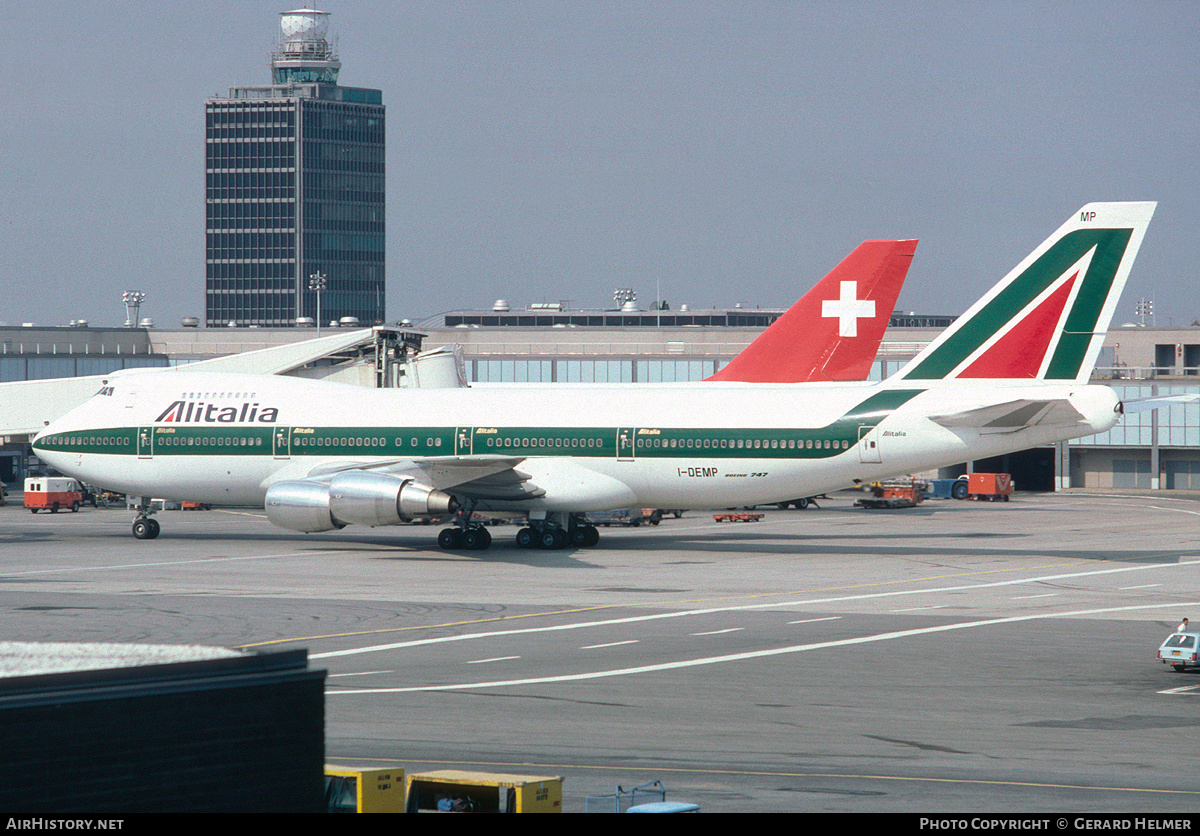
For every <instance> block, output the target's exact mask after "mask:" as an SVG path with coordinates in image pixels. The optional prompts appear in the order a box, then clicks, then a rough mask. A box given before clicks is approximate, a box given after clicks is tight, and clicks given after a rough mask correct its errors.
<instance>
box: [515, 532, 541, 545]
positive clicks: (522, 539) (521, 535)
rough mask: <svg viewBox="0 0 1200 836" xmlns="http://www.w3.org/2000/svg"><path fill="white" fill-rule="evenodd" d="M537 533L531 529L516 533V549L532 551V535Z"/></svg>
mask: <svg viewBox="0 0 1200 836" xmlns="http://www.w3.org/2000/svg"><path fill="white" fill-rule="evenodd" d="M536 534H537V532H536V531H534V530H533V529H532V528H528V527H527V528H522V529H521V530H520V531H518V532H517V548H519V549H532V548H533V547H534V535H536Z"/></svg>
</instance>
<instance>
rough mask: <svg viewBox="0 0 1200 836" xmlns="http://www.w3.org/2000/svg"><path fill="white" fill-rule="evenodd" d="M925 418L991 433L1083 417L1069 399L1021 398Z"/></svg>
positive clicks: (950, 426)
mask: <svg viewBox="0 0 1200 836" xmlns="http://www.w3.org/2000/svg"><path fill="white" fill-rule="evenodd" d="M929 418H930V420H931V421H933V422H934V423H937V424H941V425H942V426H943V427H949V428H951V429H953V428H955V427H971V428H974V429H978V430H981V431H982V432H993V433H1004V432H1016V431H1017V430H1021V429H1024V428H1025V427H1032V426H1034V425H1036V424H1077V423H1079V422H1080V421H1082V420H1084V416H1083V414H1082V413H1080V412H1079V410H1077V409H1076V408H1075V407H1074V406H1072V405H1071V402H1070V401H1067V400H1065V399H1062V398H1054V399H1049V400H1030V399H1027V398H1021V399H1018V400H1015V401H1007V402H1005V403H999V404H991V405H990V406H981V407H979V408H977V409H968V410H965V411H963V412H952V413H947V414H945V415H931V416H929Z"/></svg>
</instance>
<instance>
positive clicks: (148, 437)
mask: <svg viewBox="0 0 1200 836" xmlns="http://www.w3.org/2000/svg"><path fill="white" fill-rule="evenodd" d="M137 454H138V458H139V459H150V458H153V457H154V428H153V427H138V431H137Z"/></svg>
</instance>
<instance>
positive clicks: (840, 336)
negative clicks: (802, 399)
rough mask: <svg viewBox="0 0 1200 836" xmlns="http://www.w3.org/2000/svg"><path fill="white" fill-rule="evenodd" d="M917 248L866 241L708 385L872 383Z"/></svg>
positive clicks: (913, 243)
mask: <svg viewBox="0 0 1200 836" xmlns="http://www.w3.org/2000/svg"><path fill="white" fill-rule="evenodd" d="M916 248H917V242H916V241H915V240H898V241H863V242H862V243H861V244H859V245H858V247H857V248H855V250H854V252H852V253H850V255H848V256H846V258H845V259H844V260H843V261H842V263H841V264H839V265H838V266H837V267H834V268H833V270H831V271H830V273H829V275H827V276H826V277H825V278H823V279H821V281H819V282H817V284H816V286H814V287H813V289H812V290H810V291H809V292H808V293H806V294H804V296H803V297H801V299H800V301H798V302H796V304H794V305H792V307H790V308H788V310H787V312H786V313H784V315H783V316H781V317H779V319H777V320H775V321H774V322H773V323H771V325H770V327H769V328H767V330H765V331H763V332H762V333H761V334H759V336H758V338H757V339H756V340H754V342H752V343H750V345H748V346H746V348H745V349H743V350H742V352H741V353H740V354H738V355H737V356H736V357H734V358H733V359H732V360H731V361H730V362H729V364H728V365H727V366H725V367H724V368H723V369H721V370H720V371H719V372H717V373H716V374H714V375H713V376H712V377H710V378H708V380H722V381H740V382H745V383H805V382H809V381H824V380H866V379H867V375H868V373H869V372H870V370H871V363H872V362H874V360H875V354H876V353H877V352H878V351H879V343H880V342H881V341H882V340H883V333H884V331H886V330H887V326H888V321H889V320H890V319H891V316H892V310H893V308H894V307H895V304H896V297H897V296H899V295H900V288H901V287H902V286H903V285H904V278H905V276H907V275H908V268H909V265H911V264H912V256H913V252H914V251H915V250H916Z"/></svg>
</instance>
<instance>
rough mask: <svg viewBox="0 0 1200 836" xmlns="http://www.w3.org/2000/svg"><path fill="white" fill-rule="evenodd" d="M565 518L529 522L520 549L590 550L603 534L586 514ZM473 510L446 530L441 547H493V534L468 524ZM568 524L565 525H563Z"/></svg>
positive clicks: (462, 513) (520, 533) (440, 538)
mask: <svg viewBox="0 0 1200 836" xmlns="http://www.w3.org/2000/svg"><path fill="white" fill-rule="evenodd" d="M556 516H562V517H564V518H565V519H563V520H561V521H552V520H548V519H547V520H530V521H529V525H527V526H525V527H524V528H522V529H521V530H520V531H518V532H517V548H519V549H562V548H566V547H567V546H571V547H572V548H577V549H580V548H591V547H592V546H594V545H596V544H597V543H599V542H600V532H599V531H598V530H597V529H596V526H594V525H592V524H591V523H589V522H587V521H586V520H585V519H584V518H583V515H582V514H580V515H575V514H571V515H556ZM470 518H471V512H470V510H468V509H466V508H464V509H462V510H461V511H460V512H459V514H458V519H456V520H455V527H454V528H443V529H442V531H441V533H439V534H438V545H439V546H441V547H442V548H443V549H445V550H446V551H459V550H462V551H482V550H484V549H486V548H488V547H489V546H490V545H491V544H492V535H491V534H490V533H489V532H488V530H487V529H486V528H484V527H483V526H482V525H480V524H479V523H471V522H467V520H469V519H470ZM564 522H565V523H566V525H565V526H564V525H563V523H564Z"/></svg>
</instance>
